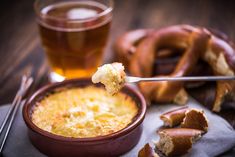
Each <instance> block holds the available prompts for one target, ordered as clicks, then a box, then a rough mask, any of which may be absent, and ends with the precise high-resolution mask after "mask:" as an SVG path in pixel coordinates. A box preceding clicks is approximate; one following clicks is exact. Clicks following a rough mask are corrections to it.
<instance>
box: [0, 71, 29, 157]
mask: <svg viewBox="0 0 235 157" xmlns="http://www.w3.org/2000/svg"><path fill="white" fill-rule="evenodd" d="M32 83H33V78H32V77H27V76H26V75H24V76H23V77H22V80H21V84H20V88H19V90H18V91H17V93H16V96H15V98H14V100H13V102H12V105H11V107H10V109H9V110H8V112H7V114H6V117H5V118H4V121H3V123H2V125H1V127H0V136H2V132H3V130H4V129H5V127H6V132H5V133H4V134H3V140H2V142H1V145H0V155H2V151H3V148H4V145H5V142H6V140H7V137H8V134H9V132H10V130H11V126H12V123H13V121H14V119H15V117H16V113H17V110H18V108H19V106H20V104H21V101H22V98H23V97H24V95H25V94H26V93H27V91H28V89H29V88H30V86H31V84H32ZM8 121H9V123H8V125H6V124H7V122H8Z"/></svg>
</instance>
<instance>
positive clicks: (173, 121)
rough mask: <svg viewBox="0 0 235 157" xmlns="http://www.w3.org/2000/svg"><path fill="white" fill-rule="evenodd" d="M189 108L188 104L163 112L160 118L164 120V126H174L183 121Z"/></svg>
mask: <svg viewBox="0 0 235 157" xmlns="http://www.w3.org/2000/svg"><path fill="white" fill-rule="evenodd" d="M188 109H189V108H188V106H184V107H181V108H177V109H175V110H171V111H169V112H166V113H163V114H162V115H161V116H160V119H161V120H162V121H163V122H164V126H169V127H174V126H176V125H179V124H180V123H181V122H182V121H183V119H184V117H185V113H186V111H187V110H188Z"/></svg>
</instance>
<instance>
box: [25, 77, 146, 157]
mask: <svg viewBox="0 0 235 157" xmlns="http://www.w3.org/2000/svg"><path fill="white" fill-rule="evenodd" d="M91 84H92V83H91V81H90V79H73V80H66V81H64V82H60V83H53V84H49V85H46V86H44V87H42V88H41V89H39V90H38V91H37V92H35V93H34V94H33V95H32V96H31V97H30V98H29V100H28V101H27V103H26V104H25V106H24V108H23V117H24V120H25V123H26V125H27V127H28V135H29V138H30V140H31V142H32V144H33V145H34V146H35V147H36V148H37V149H38V150H39V151H41V152H42V153H44V154H46V155H48V156H55V157H65V156H66V157H93V156H95V157H98V156H102V157H112V156H119V155H121V154H124V153H126V152H128V151H129V150H131V149H132V148H133V147H134V146H135V145H136V144H137V143H138V141H139V139H140V135H141V133H142V122H143V120H144V116H145V112H146V103H145V100H144V98H143V96H142V95H141V94H140V93H139V92H138V91H136V90H135V89H133V88H131V87H129V86H125V87H124V88H123V89H122V90H121V92H123V93H125V94H127V95H129V96H131V97H132V98H133V99H134V101H135V102H136V104H137V106H138V108H139V109H138V114H137V115H136V116H135V118H134V119H133V121H132V122H131V123H130V124H129V125H128V126H127V127H125V128H124V129H122V130H120V131H117V132H115V133H112V134H109V135H105V136H100V137H91V138H69V137H63V136H59V135H55V134H52V133H49V132H47V131H44V130H42V129H40V128H38V127H37V126H36V125H35V124H34V123H33V122H32V120H31V114H32V110H33V108H34V106H35V104H36V102H38V101H40V100H41V99H42V98H44V97H45V96H46V95H47V94H50V93H52V92H53V91H56V90H58V89H63V88H70V87H84V86H88V85H91ZM96 86H100V85H96ZM127 114H128V113H127Z"/></svg>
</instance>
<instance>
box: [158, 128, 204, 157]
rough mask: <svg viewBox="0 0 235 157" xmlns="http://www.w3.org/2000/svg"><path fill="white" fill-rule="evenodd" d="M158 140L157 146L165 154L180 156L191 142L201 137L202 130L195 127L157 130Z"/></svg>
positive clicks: (188, 147) (188, 148)
mask: <svg viewBox="0 0 235 157" xmlns="http://www.w3.org/2000/svg"><path fill="white" fill-rule="evenodd" d="M158 134H159V136H160V140H159V142H158V143H157V148H158V149H159V150H160V151H161V152H162V153H164V154H165V155H166V156H180V155H183V154H185V153H187V152H188V151H189V150H190V149H191V148H192V145H193V143H194V142H195V141H196V140H198V139H199V138H200V137H201V134H202V131H201V130H197V129H187V128H173V129H163V130H160V131H159V132H158Z"/></svg>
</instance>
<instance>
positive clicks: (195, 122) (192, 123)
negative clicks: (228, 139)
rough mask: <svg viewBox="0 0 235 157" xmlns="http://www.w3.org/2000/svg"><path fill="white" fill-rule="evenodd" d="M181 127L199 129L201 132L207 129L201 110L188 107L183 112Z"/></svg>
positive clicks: (206, 122)
mask: <svg viewBox="0 0 235 157" xmlns="http://www.w3.org/2000/svg"><path fill="white" fill-rule="evenodd" d="M181 127H182V128H191V129H199V130H202V131H203V132H207V131H208V120H207V118H206V116H205V114H204V111H203V110H199V109H193V108H192V109H188V110H187V111H186V113H185V118H184V120H183V122H182V123H181Z"/></svg>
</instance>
